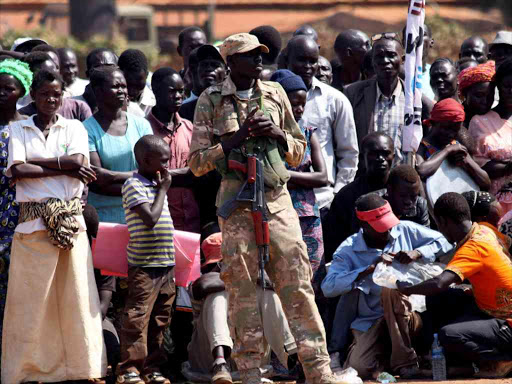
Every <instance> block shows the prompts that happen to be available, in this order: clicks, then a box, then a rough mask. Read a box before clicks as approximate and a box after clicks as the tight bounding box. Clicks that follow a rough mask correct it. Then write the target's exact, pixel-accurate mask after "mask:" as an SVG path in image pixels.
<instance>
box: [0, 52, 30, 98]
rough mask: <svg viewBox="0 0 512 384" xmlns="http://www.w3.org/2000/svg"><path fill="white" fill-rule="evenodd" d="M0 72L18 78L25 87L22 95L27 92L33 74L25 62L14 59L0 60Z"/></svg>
mask: <svg viewBox="0 0 512 384" xmlns="http://www.w3.org/2000/svg"><path fill="white" fill-rule="evenodd" d="M0 73H7V74H9V75H12V76H14V77H15V78H16V79H18V81H19V82H20V83H21V85H23V88H25V93H24V94H23V96H25V95H26V94H27V93H28V92H29V90H30V86H31V85H32V77H33V75H32V71H31V70H30V67H29V66H28V64H27V63H24V62H23V61H20V60H15V59H6V60H3V61H0Z"/></svg>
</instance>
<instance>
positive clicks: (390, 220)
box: [356, 201, 400, 233]
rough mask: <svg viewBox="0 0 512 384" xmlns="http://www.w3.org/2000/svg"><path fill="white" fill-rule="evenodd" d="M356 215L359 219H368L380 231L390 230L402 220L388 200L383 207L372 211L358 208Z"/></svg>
mask: <svg viewBox="0 0 512 384" xmlns="http://www.w3.org/2000/svg"><path fill="white" fill-rule="evenodd" d="M356 216H357V218H358V219H359V220H361V221H366V222H367V223H368V224H370V225H371V226H372V228H373V229H375V230H376V231H377V232H379V233H383V232H386V231H388V230H389V229H391V228H393V227H394V226H395V225H397V224H398V223H399V222H400V220H398V218H397V217H396V216H395V214H394V213H393V211H392V209H391V205H389V202H387V201H386V204H384V205H383V206H382V207H379V208H375V209H372V210H371V211H358V210H357V209H356Z"/></svg>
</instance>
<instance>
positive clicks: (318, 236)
mask: <svg viewBox="0 0 512 384" xmlns="http://www.w3.org/2000/svg"><path fill="white" fill-rule="evenodd" d="M271 80H272V81H277V82H278V83H279V84H281V86H282V87H283V88H284V90H285V92H286V94H287V96H288V99H289V100H290V104H291V106H292V111H293V116H294V117H295V120H296V121H297V122H298V123H299V126H300V128H301V130H302V133H303V134H304V136H305V137H306V142H307V146H306V150H305V151H304V158H303V160H302V163H300V165H299V166H298V167H296V168H290V167H288V170H289V173H290V180H289V181H288V184H287V186H288V189H289V190H290V196H291V198H292V202H293V207H294V208H295V210H296V211H297V214H298V215H299V220H300V227H301V229H302V239H303V240H304V242H305V243H306V245H307V247H308V256H309V262H310V264H311V269H312V270H313V274H314V273H315V272H316V271H317V269H318V268H319V267H320V262H321V261H322V257H323V254H324V241H323V234H322V222H321V220H320V211H319V209H318V204H317V203H316V199H315V192H314V188H320V187H324V186H326V185H327V183H328V181H327V168H326V166H325V161H324V159H323V157H322V152H321V149H320V143H319V142H318V139H317V137H316V135H315V133H314V131H315V128H313V127H304V126H302V124H301V118H302V114H303V113H304V106H305V105H306V95H307V94H306V92H307V88H306V85H305V84H304V81H302V79H301V78H300V77H299V76H297V75H295V74H294V73H293V72H291V71H288V70H286V69H281V70H278V71H276V72H275V73H274V74H273V75H272V78H271Z"/></svg>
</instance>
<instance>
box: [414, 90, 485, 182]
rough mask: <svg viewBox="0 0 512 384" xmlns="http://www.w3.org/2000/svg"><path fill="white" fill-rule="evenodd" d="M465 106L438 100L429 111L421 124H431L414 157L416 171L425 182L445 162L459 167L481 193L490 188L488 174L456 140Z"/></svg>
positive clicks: (450, 101)
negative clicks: (429, 113) (428, 115)
mask: <svg viewBox="0 0 512 384" xmlns="http://www.w3.org/2000/svg"><path fill="white" fill-rule="evenodd" d="M464 118H465V113H464V107H463V106H462V105H461V104H460V103H459V102H457V101H456V100H454V99H452V98H447V99H443V100H441V101H439V102H438V103H437V104H436V105H435V106H434V109H432V113H431V115H430V119H428V120H425V121H424V122H423V124H425V125H430V126H431V128H430V131H429V132H428V134H427V136H426V137H424V138H423V140H422V141H421V144H420V147H419V148H418V152H417V154H416V160H417V161H416V164H417V165H416V170H417V171H418V174H419V175H420V177H421V179H422V180H426V179H427V178H429V177H430V176H432V175H433V174H434V173H436V171H437V170H438V169H439V167H440V166H441V164H442V163H443V162H444V161H445V160H446V159H448V160H449V161H450V162H452V163H453V164H456V165H457V166H458V167H460V168H462V169H463V170H464V171H466V172H467V173H468V175H469V176H471V178H472V179H473V180H474V181H475V182H476V184H478V186H479V187H480V188H481V189H483V190H488V189H489V187H490V186H491V180H490V179H489V175H488V174H487V172H485V171H484V170H483V169H482V168H480V166H479V165H478V164H477V163H476V162H475V161H474V160H473V158H472V157H471V155H470V154H469V152H468V149H467V148H466V147H465V146H464V145H462V144H459V143H458V142H457V141H456V138H457V137H458V136H459V133H460V131H461V130H462V129H463V127H462V123H463V122H464Z"/></svg>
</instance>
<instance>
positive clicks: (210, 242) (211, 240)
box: [201, 232, 222, 267]
mask: <svg viewBox="0 0 512 384" xmlns="http://www.w3.org/2000/svg"><path fill="white" fill-rule="evenodd" d="M221 246H222V232H215V233H213V234H211V235H210V236H208V237H207V238H206V239H204V240H203V242H202V243H201V250H202V251H203V253H204V256H205V258H206V261H205V262H204V263H203V264H201V267H204V266H205V265H208V264H213V263H218V262H219V261H222V253H221Z"/></svg>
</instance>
